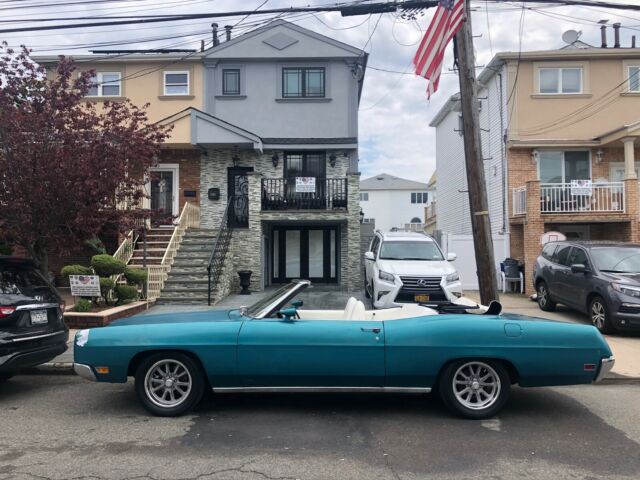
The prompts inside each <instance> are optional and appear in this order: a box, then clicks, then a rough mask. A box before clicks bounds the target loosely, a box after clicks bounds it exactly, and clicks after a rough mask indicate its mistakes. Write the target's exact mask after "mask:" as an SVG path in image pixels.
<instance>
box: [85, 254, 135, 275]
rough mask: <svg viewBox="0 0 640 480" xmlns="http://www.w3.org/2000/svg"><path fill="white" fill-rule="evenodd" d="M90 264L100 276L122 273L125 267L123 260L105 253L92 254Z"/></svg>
mask: <svg viewBox="0 0 640 480" xmlns="http://www.w3.org/2000/svg"><path fill="white" fill-rule="evenodd" d="M91 266H92V267H93V269H94V270H95V271H96V273H97V274H98V275H100V276H101V277H109V276H111V275H117V274H120V273H124V271H125V269H126V268H127V266H126V265H125V263H124V262H122V261H120V260H116V259H115V258H113V257H112V256H111V255H106V254H100V255H94V256H93V257H92V258H91Z"/></svg>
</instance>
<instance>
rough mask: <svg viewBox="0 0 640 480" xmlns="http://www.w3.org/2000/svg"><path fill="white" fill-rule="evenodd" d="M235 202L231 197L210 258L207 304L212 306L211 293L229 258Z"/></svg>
mask: <svg viewBox="0 0 640 480" xmlns="http://www.w3.org/2000/svg"><path fill="white" fill-rule="evenodd" d="M233 202H234V197H229V201H228V202H227V206H226V208H225V209H224V213H223V214H222V220H221V221H220V227H219V230H218V234H217V235H216V240H215V242H214V243H213V250H212V251H211V256H210V257H209V265H208V266H207V275H208V288H207V303H208V304H209V305H211V291H212V290H213V289H214V288H215V287H217V285H218V282H219V281H220V275H221V274H222V269H223V268H224V260H225V258H226V257H227V252H228V251H229V243H230V242H231V234H232V233H233V226H232V225H231V224H230V222H229V207H230V205H232V204H233Z"/></svg>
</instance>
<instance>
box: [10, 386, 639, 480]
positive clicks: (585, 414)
mask: <svg viewBox="0 0 640 480" xmlns="http://www.w3.org/2000/svg"><path fill="white" fill-rule="evenodd" d="M638 398H640V383H639V382H637V381H635V382H634V381H628V382H616V383H608V384H601V385H594V386H579V387H563V388H553V389H551V388H544V389H530V390H526V389H519V388H515V389H514V390H513V392H512V397H511V400H510V402H509V404H508V406H507V408H506V409H505V410H504V411H503V413H502V414H501V415H500V416H499V417H498V418H495V419H492V420H488V421H482V422H479V421H469V420H461V419H458V418H455V417H452V416H451V415H450V414H449V413H448V412H447V411H446V410H445V409H444V407H443V406H442V405H441V404H440V402H439V400H438V399H437V397H436V396H435V395H418V396H413V395H370V394H367V395H364V394H362V395H330V394H326V395H264V394H260V395H258V394H253V395H252V394H245V395H216V396H213V395H211V396H207V398H206V399H205V400H204V401H203V403H202V405H201V406H200V407H199V408H198V409H197V410H196V412H195V414H193V415H189V416H185V417H181V418H168V419H167V418H165V419H163V418H155V417H151V416H149V415H148V414H147V413H146V412H145V411H144V410H142V408H141V407H140V406H139V404H138V402H137V400H136V397H135V393H134V391H133V385H132V383H131V382H129V383H128V384H123V385H117V384H95V383H91V382H87V381H85V380H83V379H81V378H79V377H77V376H72V375H23V376H18V377H15V378H14V379H12V380H10V381H8V382H7V383H5V384H3V385H2V386H0V480H5V479H6V480H9V479H11V480H14V479H15V480H33V479H40V480H48V479H77V480H80V479H95V480H100V479H132V480H133V479H147V478H149V479H158V480H159V479H193V480H196V479H202V480H206V479H212V480H226V479H243V480H245V479H246V480H254V479H255V480H260V479H296V478H299V479H322V480H325V479H327V480H329V479H340V480H344V479H391V480H398V479H403V480H404V479H407V480H410V479H421V478H438V479H440V478H442V479H472V478H487V479H489V478H490V479H515V478H525V479H538V478H544V479H596V478H597V479H600V478H629V479H637V478H640V423H639V422H638V419H639V418H640V402H638Z"/></svg>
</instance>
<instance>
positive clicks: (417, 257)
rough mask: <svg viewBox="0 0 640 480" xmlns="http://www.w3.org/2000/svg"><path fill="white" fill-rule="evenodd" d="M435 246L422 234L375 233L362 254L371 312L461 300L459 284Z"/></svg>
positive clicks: (456, 274)
mask: <svg viewBox="0 0 640 480" xmlns="http://www.w3.org/2000/svg"><path fill="white" fill-rule="evenodd" d="M455 259H456V254H455V253H449V255H448V256H447V259H446V260H445V258H444V254H443V253H442V250H441V249H440V246H439V245H438V244H437V242H436V241H435V240H434V239H433V238H431V237H430V236H428V235H426V234H424V233H415V232H384V233H383V232H380V231H379V230H377V231H376V232H375V236H374V238H373V240H372V241H371V245H370V246H369V251H368V252H367V253H365V254H364V264H365V273H364V286H365V293H366V296H367V298H371V301H372V303H373V307H374V308H388V307H397V306H400V305H402V304H404V303H447V302H450V301H452V300H453V299H455V298H456V297H461V296H462V283H461V282H460V276H459V275H458V272H457V271H456V269H455V268H454V267H453V265H451V263H450V262H452V261H454V260H455Z"/></svg>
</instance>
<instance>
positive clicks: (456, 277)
mask: <svg viewBox="0 0 640 480" xmlns="http://www.w3.org/2000/svg"><path fill="white" fill-rule="evenodd" d="M459 280H460V275H458V273H457V272H454V273H450V274H449V275H447V276H446V277H445V281H446V282H447V285H448V284H450V283H455V282H458V281H459Z"/></svg>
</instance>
